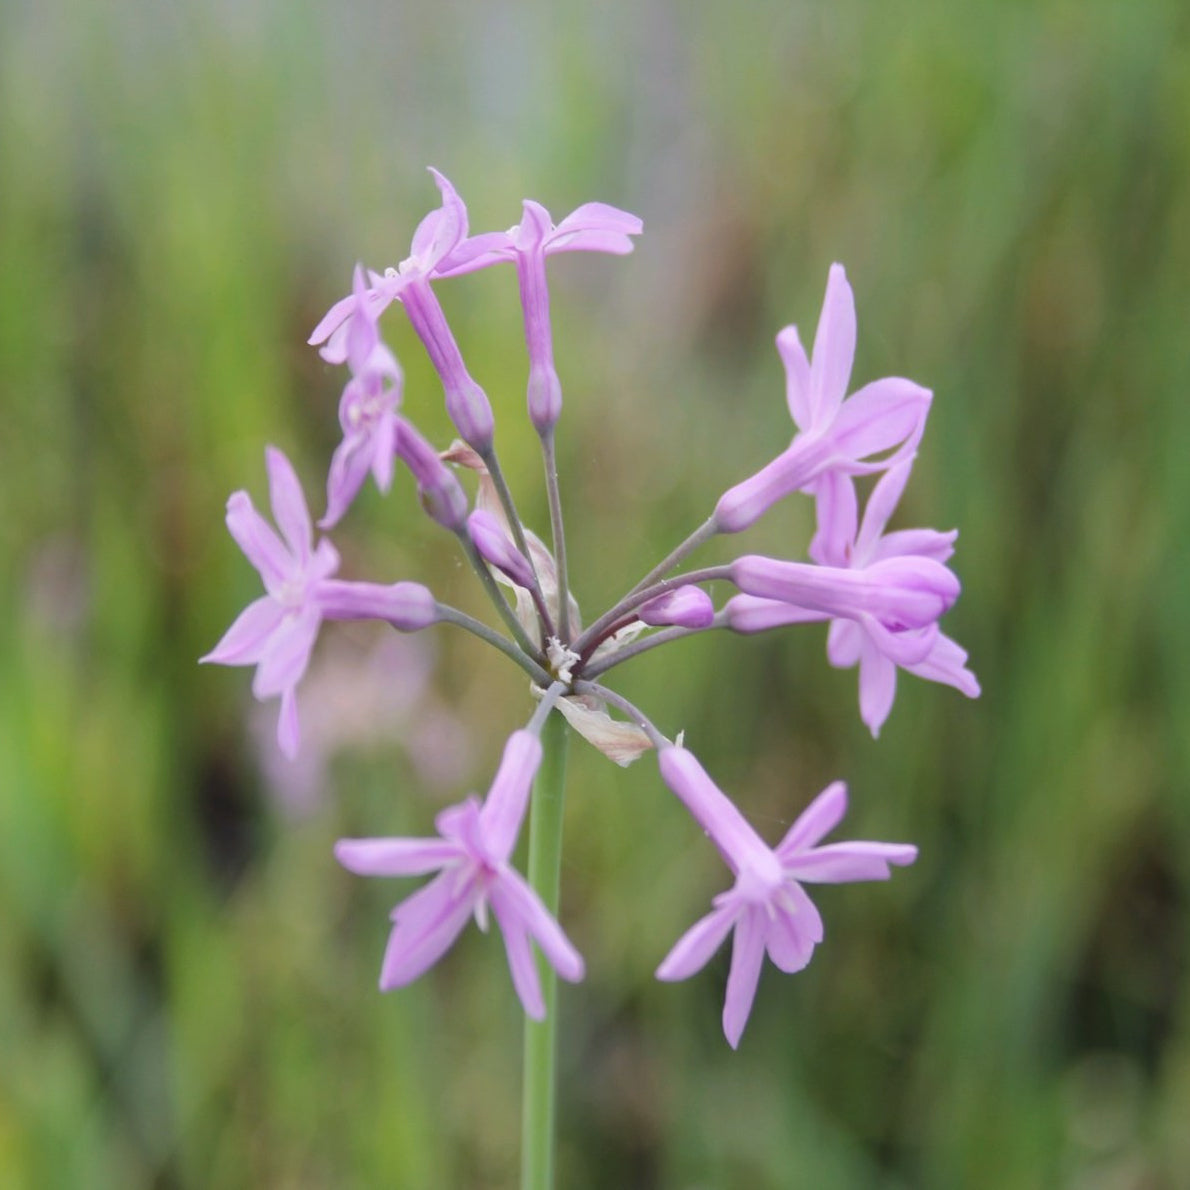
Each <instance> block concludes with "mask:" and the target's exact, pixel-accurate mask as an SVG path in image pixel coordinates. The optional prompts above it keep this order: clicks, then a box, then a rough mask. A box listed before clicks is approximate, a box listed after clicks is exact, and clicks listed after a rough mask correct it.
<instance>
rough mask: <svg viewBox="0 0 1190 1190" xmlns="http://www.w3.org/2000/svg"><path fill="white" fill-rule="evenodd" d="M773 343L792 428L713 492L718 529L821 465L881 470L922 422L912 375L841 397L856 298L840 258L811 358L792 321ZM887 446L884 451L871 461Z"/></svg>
mask: <svg viewBox="0 0 1190 1190" xmlns="http://www.w3.org/2000/svg"><path fill="white" fill-rule="evenodd" d="M777 350H778V351H779V352H780V354H781V359H782V362H783V363H784V365H785V397H786V401H787V402H788V404H789V412H790V415H791V416H792V418H793V422H794V425H795V426H797V429H798V433H797V434H796V435H795V436H794V439H793V441H792V442H791V443H790V445H789V447H788V448H787V449H786V450H785V451H783V452H782V453H781V454H780V455H778V456H777V458H776V459H774V460H773V461H772V462H771V463H769V464H768V465H767V466H766V467H763V468H762V469H761V470H760V471H758V472H757V473H756V474H755V475H753V476H752V477H751V478H750V479H746V480H744V482H743V483H740V484H737V485H736V486H735V487H733V488H731V489H730V490H729V491H728V492H726V493H724V495H723V496H722V497H720V500H719V503H718V504H717V505H716V506H715V522H716V524H717V525H718V527H719V529H720V531H721V532H725V533H737V532H739V531H740V530H741V529H746V528H747V527H748V526H749V525H751V524H753V523H754V522H755V521H756V520H757V519H759V517H760V516H761V515H762V514H763V513H764V512H765V511H766V510H767V509H769V508H770V507H771V506H772V505H773V504H775V503H776V502H777V501H778V500H780V499H781V498H782V497H783V496H786V495H788V494H789V493H790V492H793V491H797V490H799V489H805V488H807V487H809V486H810V485H811V484H812V483H813V481H814V480H815V479H817V478H818V477H819V476H821V475H824V474H826V473H829V472H833V471H839V472H842V473H843V474H845V475H863V474H870V473H872V472H875V471H881V470H883V469H884V468H886V467H888V466H889V464H890V463H891V462H892V461H894V460H896V459H900V458H902V457H904V456H905V455H907V454H908V455H911V454H912V453H913V451H914V450H915V449H916V447H917V443H918V441H919V440H920V438H921V433H922V430H923V429H924V428H925V419H926V413H927V412H928V410H929V406H930V399H931V393H930V391H929V390H928V389H925V388H922V387H921V386H920V385H917V384H914V383H913V381H911V380H903V379H901V378H900V377H892V376H890V377H886V378H885V379H883V380H874V381H872V382H871V383H870V384H866V385H864V387H863V388H861V389H860V390H859V391H858V392H856V393H854V394H853V395H852V396H851V397H848V398H847V399H846V400H844V398H845V397H846V395H847V387H848V383H849V382H850V379H851V364H852V361H853V359H854V357H855V299H854V297H853V295H852V292H851V286H850V285H849V284H848V283H847V275H846V273H845V272H844V271H843V266H842V265H840V264H834V265H831V270H830V276H829V278H828V280H827V285H826V297H825V299H824V300H823V304H822V315H821V317H820V318H819V320H818V333H817V334H816V335H815V337H814V357H813V361H812V362H811V361H810V360H809V359H807V357H806V352H805V349H804V348H803V347H802V343H801V339H800V338H799V337H798V333H797V327H796V326H787V327H785V329H784V330H782V331H781V332H780V333H779V334H778V335H777ZM894 448H895V453H894V454H893V455H892V456H891V458H885V459H882V460H877V461H874V462H873V461H870V460H872V458H873V456H876V455H882V454H884V453H885V452H886V451H890V450H894ZM866 460H867V461H866Z"/></svg>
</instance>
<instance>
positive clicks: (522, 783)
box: [480, 730, 541, 862]
mask: <svg viewBox="0 0 1190 1190" xmlns="http://www.w3.org/2000/svg"><path fill="white" fill-rule="evenodd" d="M540 765H541V741H540V740H539V739H538V738H537V737H536V736H535V735H534V734H533V733H532V732H531V731H523V730H522V731H514V732H513V733H512V735H510V736H509V737H508V742H507V743H506V744H505V745H504V755H503V756H502V757H501V759H500V767H499V768H498V769H497V770H496V776H495V777H494V778H493V779H492V786H491V788H490V789H489V790H488V796H487V797H486V798H485V799H484V804H483V810H482V811H481V812H480V819H481V822H482V824H483V832H484V837H485V838H486V840H487V848H488V851H489V854H490V855H491V856H492V858H493V859H495V860H497V861H501V862H502V861H504V860H507V859H508V857H509V855H511V854H512V849H513V848H514V847H515V846H516V840H517V835H519V834H520V830H521V823H522V822H523V820H524V817H525V808H526V807H527V806H528V804H529V789H530V786H531V785H532V784H533V778H534V777H535V776H536V775H537V769H538V767H539V766H540Z"/></svg>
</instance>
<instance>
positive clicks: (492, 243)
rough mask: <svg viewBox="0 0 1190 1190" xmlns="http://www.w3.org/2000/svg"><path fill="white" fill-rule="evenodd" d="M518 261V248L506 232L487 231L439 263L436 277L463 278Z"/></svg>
mask: <svg viewBox="0 0 1190 1190" xmlns="http://www.w3.org/2000/svg"><path fill="white" fill-rule="evenodd" d="M515 259H516V248H514V247H513V243H512V237H511V236H510V235H509V234H508V232H506V231H485V232H484V233H483V234H482V235H477V236H471V237H470V238H469V239H466V240H464V241H463V242H462V243H461V244H459V245H458V246H457V247H456V248H455V249H454V251H453V252H451V253H450V255H449V256H446V257H444V258H443V259H442V260H441V261H439V262H438V267H437V268H436V269H435V270H434V276H435V277H461V276H462V275H463V274H464V273H473V272H475V270H476V269H483V268H487V266H488V265H492V264H503V263H505V262H507V261H511V260H515Z"/></svg>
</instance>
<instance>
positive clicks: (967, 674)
mask: <svg viewBox="0 0 1190 1190" xmlns="http://www.w3.org/2000/svg"><path fill="white" fill-rule="evenodd" d="M905 668H906V669H907V670H908V671H909V672H910V673H911V674H915V675H916V676H917V677H919V678H925V679H926V680H927V681H930V682H945V683H946V685H948V686H953V687H954V688H955V689H956V690H958V691H959V692H960V693H962V694H965V695H966V696H967V697H968V698H978V697H979V694H980V689H979V679H978V678H976V676H975V675H974V674H973V673H972V672H971V671H970V670H969V669H968V668H967V651H966V650H965V649H964V648H962V647H961V646H960V645H958V644H956V643H955V642H954V641H953V640H951V639H950V637H949V636H946V635H944V634H943V633H941V632H939V633H938V637H937V639H936V640H935V641H934V646H933V648H931V649H930V651H929V653H927V654H926V657H925V660H924V661H919V662H917V663H916V664H915V665H907V666H905Z"/></svg>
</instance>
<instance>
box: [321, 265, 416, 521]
mask: <svg viewBox="0 0 1190 1190" xmlns="http://www.w3.org/2000/svg"><path fill="white" fill-rule="evenodd" d="M353 284H354V289H353V292H352V299H353V300H354V303H355V306H354V309H353V311H352V313H351V314H350V316H349V317H348V320H347V322H346V323H344V326H345V328H346V336H345V337H346V342H347V365H348V367H349V368H350V369H351V379H350V380H349V381H348V382H347V386H346V387H345V388H344V389H343V396H342V398H341V399H340V401H339V424H340V425H341V426H342V427H343V441H342V442H341V443H340V444H339V446H338V447H337V449H336V450H335V454H334V457H333V458H332V459H331V469H330V475H329V476H328V478H327V484H326V516H324V517H323V518H322V520H321V521H319V522H318V524H319V526H320V527H321V528H323V529H329V528H331V527H332V526H333V525H335V524H336V523H337V522H338V521H339V519H340V518H341V517H342V516H343V514H344V513H345V512H346V511H347V509H348V507H349V506H350V504H351V502H352V500H354V499H355V497H356V494H357V493H358V492H359V490H360V488H361V487H362V486H363V482H364V479H365V478H366V477H367V474H368V472H369V471H371V473H372V477H373V478H374V479H375V480H376V486H377V487H378V488H379V489H380V490H381V491H382V492H387V491H388V489H389V487H390V486H391V485H392V481H393V452H394V450H395V448H396V442H397V407H398V406H399V405H400V403H401V386H402V383H403V377H402V375H401V368H400V365H399V364H398V363H397V361H396V358H395V357H394V356H393V353H392V352H391V351H390V350H389V349H388V347H387V346H385V344H384V343H383V342H381V339H380V333H379V331H378V330H377V328H376V313H375V312H374V311H373V310H372V308H371V306H370V304H369V302H368V297H367V290H366V288H365V286H364V271H363V269H362V268H361V267H360V266H359V265H356V267H355V276H354V279H353Z"/></svg>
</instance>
